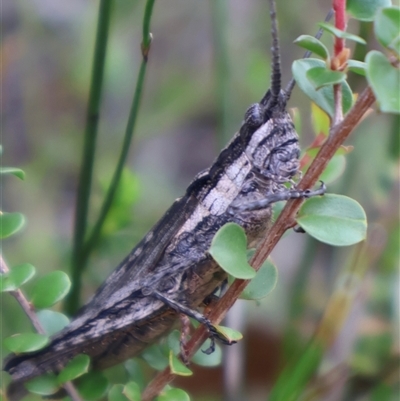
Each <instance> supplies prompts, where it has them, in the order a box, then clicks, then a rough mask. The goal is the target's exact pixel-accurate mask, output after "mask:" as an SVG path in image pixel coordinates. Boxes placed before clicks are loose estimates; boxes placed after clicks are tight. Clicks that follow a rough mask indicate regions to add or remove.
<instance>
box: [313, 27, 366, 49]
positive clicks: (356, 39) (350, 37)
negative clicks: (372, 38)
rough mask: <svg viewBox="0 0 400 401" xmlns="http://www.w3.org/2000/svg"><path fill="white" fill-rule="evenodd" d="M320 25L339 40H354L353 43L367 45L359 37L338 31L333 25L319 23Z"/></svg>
mask: <svg viewBox="0 0 400 401" xmlns="http://www.w3.org/2000/svg"><path fill="white" fill-rule="evenodd" d="M318 25H319V26H320V27H321V28H322V29H324V30H325V31H328V32H330V33H331V34H332V35H334V36H336V37H337V38H340V39H347V40H352V41H353V42H357V43H361V44H362V45H366V44H367V42H366V41H365V40H364V39H363V38H360V37H359V36H357V35H353V34H351V33H348V32H345V31H341V30H340V29H337V28H336V27H334V26H333V25H332V24H328V23H327V22H320V23H318Z"/></svg>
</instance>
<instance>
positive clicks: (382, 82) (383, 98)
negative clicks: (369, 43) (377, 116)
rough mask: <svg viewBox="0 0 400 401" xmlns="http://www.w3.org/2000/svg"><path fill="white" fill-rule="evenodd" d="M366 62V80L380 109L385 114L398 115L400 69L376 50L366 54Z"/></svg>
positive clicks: (399, 110)
mask: <svg viewBox="0 0 400 401" xmlns="http://www.w3.org/2000/svg"><path fill="white" fill-rule="evenodd" d="M366 62H367V79H368V82H369V84H370V85H371V87H372V90H373V91H374V94H375V96H376V98H377V100H378V103H379V107H380V109H381V110H382V111H384V112H386V113H397V114H398V113H400V91H399V88H400V69H398V68H396V67H394V66H393V65H392V64H391V63H390V61H389V60H388V59H387V57H386V56H385V55H384V54H382V53H381V52H378V51H377V50H372V51H370V52H369V53H368V54H367V57H366Z"/></svg>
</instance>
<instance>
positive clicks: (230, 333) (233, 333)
mask: <svg viewBox="0 0 400 401" xmlns="http://www.w3.org/2000/svg"><path fill="white" fill-rule="evenodd" d="M214 327H215V328H216V329H217V331H218V333H219V334H222V335H223V336H224V337H225V339H226V340H227V341H228V342H229V343H231V344H234V343H236V342H238V341H240V340H241V339H242V338H243V334H242V333H240V332H239V331H237V330H234V329H232V328H230V327H226V326H219V325H215V326H214Z"/></svg>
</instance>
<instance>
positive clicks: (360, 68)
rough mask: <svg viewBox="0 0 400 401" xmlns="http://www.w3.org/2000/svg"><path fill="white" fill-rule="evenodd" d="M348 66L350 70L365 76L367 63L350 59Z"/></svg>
mask: <svg viewBox="0 0 400 401" xmlns="http://www.w3.org/2000/svg"><path fill="white" fill-rule="evenodd" d="M347 68H348V69H349V71H352V72H355V73H356V74H358V75H362V76H365V75H366V69H367V64H366V63H364V62H362V61H358V60H348V61H347Z"/></svg>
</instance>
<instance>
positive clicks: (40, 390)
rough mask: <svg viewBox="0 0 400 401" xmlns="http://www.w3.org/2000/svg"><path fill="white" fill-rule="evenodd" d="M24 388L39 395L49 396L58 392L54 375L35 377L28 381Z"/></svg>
mask: <svg viewBox="0 0 400 401" xmlns="http://www.w3.org/2000/svg"><path fill="white" fill-rule="evenodd" d="M24 386H25V387H26V388H27V389H28V390H29V391H30V392H31V393H35V394H39V395H51V394H54V393H56V392H57V391H58V389H59V388H60V386H59V384H58V383H57V378H56V375H55V374H53V373H48V374H45V375H43V376H39V377H36V378H34V379H32V380H29V381H28V382H26V383H25V384H24Z"/></svg>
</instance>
